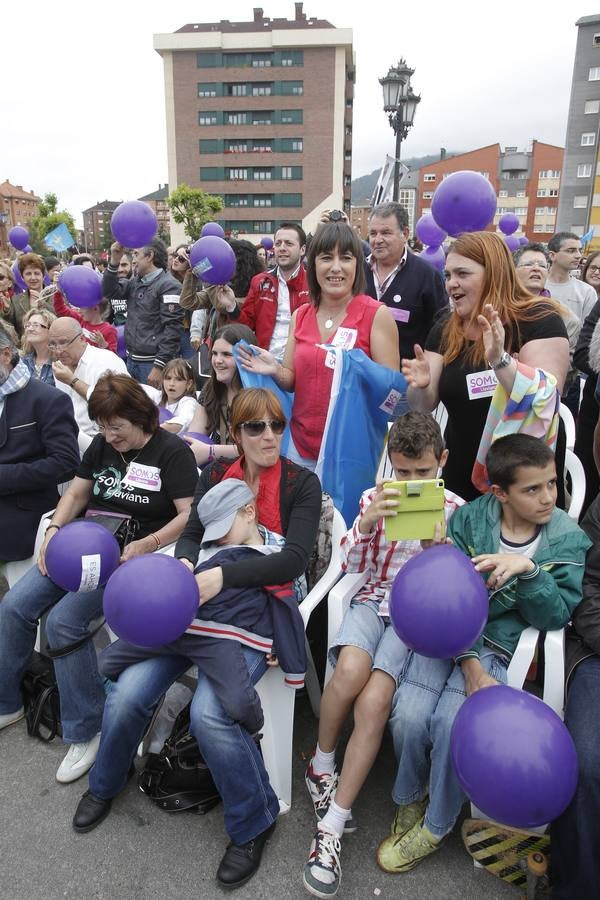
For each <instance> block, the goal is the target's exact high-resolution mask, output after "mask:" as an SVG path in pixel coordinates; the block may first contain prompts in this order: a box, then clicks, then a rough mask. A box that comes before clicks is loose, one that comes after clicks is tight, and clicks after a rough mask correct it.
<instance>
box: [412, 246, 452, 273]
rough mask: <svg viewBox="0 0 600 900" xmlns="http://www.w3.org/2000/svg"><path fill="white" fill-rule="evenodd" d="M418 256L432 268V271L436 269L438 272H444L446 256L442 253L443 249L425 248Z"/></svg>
mask: <svg viewBox="0 0 600 900" xmlns="http://www.w3.org/2000/svg"><path fill="white" fill-rule="evenodd" d="M419 256H420V257H421V259H424V260H425V261H426V262H428V263H429V265H431V266H433V267H434V269H437V270H438V272H443V271H444V268H445V266H446V254H445V253H444V248H443V247H425V249H424V250H423V252H422V253H420V254H419Z"/></svg>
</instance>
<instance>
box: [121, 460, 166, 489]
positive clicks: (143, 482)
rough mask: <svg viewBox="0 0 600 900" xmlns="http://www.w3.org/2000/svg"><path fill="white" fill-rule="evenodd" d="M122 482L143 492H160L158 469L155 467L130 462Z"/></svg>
mask: <svg viewBox="0 0 600 900" xmlns="http://www.w3.org/2000/svg"><path fill="white" fill-rule="evenodd" d="M123 482H124V483H125V484H128V485H130V486H131V487H138V488H143V489H144V490H145V491H160V488H161V480H160V469H159V468H157V466H144V465H140V463H136V462H131V463H129V465H128V466H127V471H126V472H125V476H124V478H123Z"/></svg>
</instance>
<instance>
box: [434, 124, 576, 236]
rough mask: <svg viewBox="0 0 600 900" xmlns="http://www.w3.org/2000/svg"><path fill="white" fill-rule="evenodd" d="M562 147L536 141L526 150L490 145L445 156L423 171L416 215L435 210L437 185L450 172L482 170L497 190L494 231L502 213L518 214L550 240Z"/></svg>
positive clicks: (529, 230)
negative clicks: (433, 203)
mask: <svg viewBox="0 0 600 900" xmlns="http://www.w3.org/2000/svg"><path fill="white" fill-rule="evenodd" d="M563 156H564V150H563V149H562V147H555V146H553V145H552V144H544V143H542V142H541V141H532V143H531V146H530V147H529V148H528V149H526V150H519V149H518V148H517V147H505V149H504V151H502V150H501V148H500V144H490V145H489V146H487V147H481V148H479V149H477V150H471V151H470V152H468V153H461V154H460V155H459V156H453V157H452V158H450V159H448V158H446V159H442V160H440V161H439V162H437V163H432V164H430V165H428V166H423V167H422V168H421V169H420V178H419V192H418V209H417V219H418V218H419V217H420V216H422V215H423V213H424V212H429V210H430V209H431V201H432V199H433V195H434V193H435V189H436V187H437V185H438V184H439V183H440V182H441V181H442V180H443V179H444V178H445V177H446V176H447V175H450V174H451V173H452V172H460V171H462V170H464V169H470V170H472V171H476V172H481V174H482V175H484V176H485V177H486V178H487V179H489V181H490V184H491V185H492V187H493V188H494V193H495V194H496V196H497V198H498V208H497V210H496V215H495V217H494V221H493V222H491V223H490V224H489V225H488V228H487V230H488V231H494V230H495V229H496V227H497V225H498V220H499V218H500V216H502V215H503V214H504V213H508V212H511V213H514V214H515V215H516V216H517V217H518V219H519V222H520V225H521V231H523V232H524V233H525V234H526V235H527V236H528V237H529V238H531V239H532V240H541V241H547V240H549V238H550V237H551V235H552V234H554V232H555V231H556V211H557V207H558V198H559V192H560V177H561V170H562V165H563Z"/></svg>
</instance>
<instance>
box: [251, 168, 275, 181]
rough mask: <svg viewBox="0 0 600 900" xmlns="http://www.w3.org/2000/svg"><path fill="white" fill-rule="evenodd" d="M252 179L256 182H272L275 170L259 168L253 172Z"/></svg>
mask: <svg viewBox="0 0 600 900" xmlns="http://www.w3.org/2000/svg"><path fill="white" fill-rule="evenodd" d="M252 177H253V178H254V180H255V181H270V180H271V178H272V177H273V170H272V169H260V168H257V169H254V170H253V171H252Z"/></svg>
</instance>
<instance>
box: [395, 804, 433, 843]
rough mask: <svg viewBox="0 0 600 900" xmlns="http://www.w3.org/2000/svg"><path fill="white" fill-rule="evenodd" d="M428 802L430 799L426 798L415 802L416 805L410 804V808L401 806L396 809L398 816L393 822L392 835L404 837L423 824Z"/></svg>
mask: <svg viewBox="0 0 600 900" xmlns="http://www.w3.org/2000/svg"><path fill="white" fill-rule="evenodd" d="M428 802H429V801H428V798H427V797H425V798H424V799H423V800H415V801H414V803H409V804H408V806H399V807H398V808H397V809H396V815H395V816H394V821H393V822H392V835H395V836H396V837H403V836H404V835H405V834H406V833H407V831H410V829H411V828H412V827H413V825H417V823H419V824H420V823H422V821H423V819H424V817H425V810H426V809H427V803H428Z"/></svg>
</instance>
